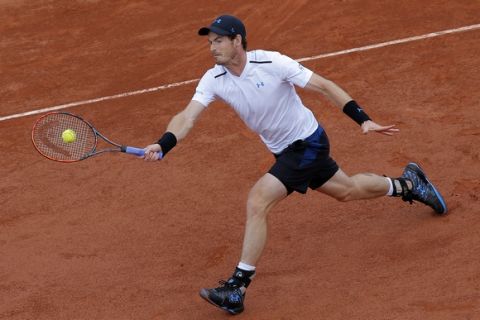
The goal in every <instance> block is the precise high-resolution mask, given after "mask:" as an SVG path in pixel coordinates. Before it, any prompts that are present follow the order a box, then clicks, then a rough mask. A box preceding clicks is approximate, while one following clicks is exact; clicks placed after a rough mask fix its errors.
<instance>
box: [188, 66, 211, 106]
mask: <svg viewBox="0 0 480 320" xmlns="http://www.w3.org/2000/svg"><path fill="white" fill-rule="evenodd" d="M214 79H215V78H214V77H213V76H212V74H211V71H210V70H209V71H207V72H206V73H205V74H204V75H203V77H202V79H200V82H199V83H198V86H197V88H196V89H195V94H194V95H193V98H192V100H195V101H198V102H200V103H201V104H203V105H204V106H205V107H207V106H208V105H209V104H210V103H212V102H213V101H214V100H215V91H214V83H213V82H214Z"/></svg>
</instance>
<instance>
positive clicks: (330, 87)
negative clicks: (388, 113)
mask: <svg viewBox="0 0 480 320" xmlns="http://www.w3.org/2000/svg"><path fill="white" fill-rule="evenodd" d="M305 88H306V89H308V90H312V91H316V92H320V93H321V94H323V95H324V96H325V97H327V99H329V100H330V101H331V102H332V103H333V104H334V105H336V106H337V107H338V108H340V109H342V110H343V112H344V113H345V114H346V115H348V116H349V117H350V118H351V119H352V120H354V121H355V122H357V123H358V124H359V125H360V126H361V128H362V132H363V133H364V134H367V133H368V132H370V131H375V132H378V133H382V134H385V135H389V136H391V135H393V134H394V133H396V132H398V131H399V130H398V129H396V128H395V125H389V126H382V125H379V124H377V123H375V122H374V121H372V120H371V119H370V117H369V116H368V115H367V114H366V113H365V111H364V110H363V109H362V108H361V107H360V106H359V105H358V104H357V103H356V102H355V100H353V99H352V97H350V96H349V95H348V93H346V92H345V90H343V89H342V88H340V87H339V86H338V85H337V84H335V83H334V82H333V81H330V80H328V79H326V78H323V77H321V76H320V75H318V74H316V73H313V74H312V77H311V78H310V80H309V81H308V83H307V85H306V86H305Z"/></svg>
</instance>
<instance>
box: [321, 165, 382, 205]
mask: <svg viewBox="0 0 480 320" xmlns="http://www.w3.org/2000/svg"><path fill="white" fill-rule="evenodd" d="M389 189H390V182H389V181H388V178H385V177H382V176H379V175H376V174H373V173H359V174H356V175H354V176H351V177H349V176H347V175H346V174H345V172H343V171H342V170H341V169H338V171H337V173H335V175H334V176H333V177H332V178H330V180H328V181H327V182H325V183H324V184H323V185H322V186H321V187H320V188H318V189H316V191H319V192H322V193H325V194H327V195H329V196H332V197H334V198H335V199H337V200H339V201H351V200H360V199H370V198H378V197H381V196H385V195H386V194H387V193H388V191H389Z"/></svg>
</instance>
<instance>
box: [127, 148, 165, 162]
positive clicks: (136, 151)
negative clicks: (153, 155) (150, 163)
mask: <svg viewBox="0 0 480 320" xmlns="http://www.w3.org/2000/svg"><path fill="white" fill-rule="evenodd" d="M121 150H122V152H125V153H128V154H133V155H136V156H138V157H143V156H144V155H145V150H143V149H140V148H135V147H128V146H123V147H122V149H121ZM162 158H163V154H162V153H161V152H159V153H158V160H161V159H162Z"/></svg>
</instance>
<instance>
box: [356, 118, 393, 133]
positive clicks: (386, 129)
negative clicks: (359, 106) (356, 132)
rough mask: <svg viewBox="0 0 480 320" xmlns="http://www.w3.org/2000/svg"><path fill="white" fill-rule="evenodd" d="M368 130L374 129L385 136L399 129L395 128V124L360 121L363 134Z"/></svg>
mask: <svg viewBox="0 0 480 320" xmlns="http://www.w3.org/2000/svg"><path fill="white" fill-rule="evenodd" d="M370 131H375V132H378V133H381V134H384V135H387V136H393V135H394V134H395V133H397V132H399V131H400V130H399V129H397V128H395V125H394V124H392V125H389V126H381V125H379V124H377V123H375V122H373V121H372V120H368V121H365V122H364V123H362V132H363V134H367V133H369V132H370Z"/></svg>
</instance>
